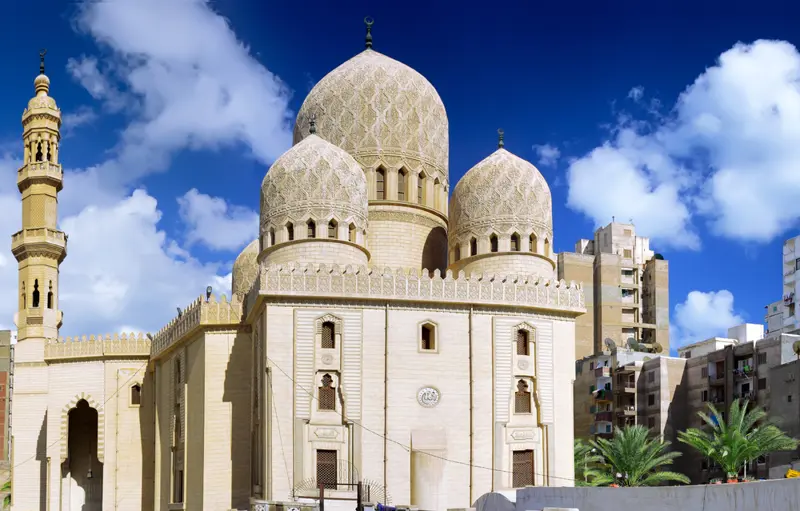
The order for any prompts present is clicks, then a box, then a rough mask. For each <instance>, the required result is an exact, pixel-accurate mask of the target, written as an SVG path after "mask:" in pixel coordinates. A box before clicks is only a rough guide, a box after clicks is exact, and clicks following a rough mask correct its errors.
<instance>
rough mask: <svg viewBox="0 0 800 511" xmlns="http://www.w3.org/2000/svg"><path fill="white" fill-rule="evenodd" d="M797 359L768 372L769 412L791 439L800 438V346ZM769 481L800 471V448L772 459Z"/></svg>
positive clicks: (773, 455) (797, 346) (777, 453)
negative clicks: (793, 471) (791, 471)
mask: <svg viewBox="0 0 800 511" xmlns="http://www.w3.org/2000/svg"><path fill="white" fill-rule="evenodd" d="M794 351H795V353H796V357H797V358H796V359H795V360H792V361H791V362H787V363H785V364H781V365H779V366H775V367H772V368H771V369H770V371H769V382H770V393H769V410H770V414H771V416H772V417H773V420H774V421H775V422H776V423H777V424H778V426H779V427H780V428H781V429H782V430H783V431H784V432H785V433H786V434H787V435H789V436H791V437H792V438H800V344H798V345H796V346H794ZM768 461H769V478H770V479H779V478H781V477H783V476H784V475H786V472H787V471H788V470H790V469H791V470H800V448H798V449H796V450H794V451H783V452H776V453H773V454H771V455H770V456H769V460H768Z"/></svg>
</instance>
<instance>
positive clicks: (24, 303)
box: [22, 281, 28, 309]
mask: <svg viewBox="0 0 800 511" xmlns="http://www.w3.org/2000/svg"><path fill="white" fill-rule="evenodd" d="M22 308H23V309H27V308H28V295H27V294H25V282H24V281H23V282H22Z"/></svg>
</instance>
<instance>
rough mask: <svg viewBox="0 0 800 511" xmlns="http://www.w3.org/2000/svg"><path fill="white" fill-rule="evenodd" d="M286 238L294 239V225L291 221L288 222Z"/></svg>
mask: <svg viewBox="0 0 800 511" xmlns="http://www.w3.org/2000/svg"><path fill="white" fill-rule="evenodd" d="M286 239H287V240H288V241H294V225H292V224H291V223H288V224H286Z"/></svg>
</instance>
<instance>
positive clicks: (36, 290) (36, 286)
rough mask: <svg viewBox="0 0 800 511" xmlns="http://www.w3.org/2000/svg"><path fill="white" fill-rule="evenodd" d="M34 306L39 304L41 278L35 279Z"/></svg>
mask: <svg viewBox="0 0 800 511" xmlns="http://www.w3.org/2000/svg"><path fill="white" fill-rule="evenodd" d="M32 305H33V307H38V306H39V279H36V280H34V281H33V304H32Z"/></svg>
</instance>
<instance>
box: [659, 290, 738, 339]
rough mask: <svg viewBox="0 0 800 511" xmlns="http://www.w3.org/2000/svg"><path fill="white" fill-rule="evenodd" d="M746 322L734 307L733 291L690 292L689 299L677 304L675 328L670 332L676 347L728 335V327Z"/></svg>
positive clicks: (674, 318)
mask: <svg viewBox="0 0 800 511" xmlns="http://www.w3.org/2000/svg"><path fill="white" fill-rule="evenodd" d="M741 323H744V318H742V316H740V315H739V314H737V313H736V312H735V310H734V306H733V293H731V292H730V291H728V290H727V289H722V290H720V291H709V292H703V291H691V292H690V293H689V294H688V295H687V296H686V300H684V301H683V302H682V303H679V304H677V305H676V306H675V314H674V316H673V328H672V331H671V332H670V336H671V337H672V344H673V346H674V347H680V346H684V345H686V344H691V343H693V342H698V341H703V340H705V339H709V338H711V337H715V336H722V337H724V336H726V335H727V332H728V328H730V327H732V326H736V325H739V324H741Z"/></svg>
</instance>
